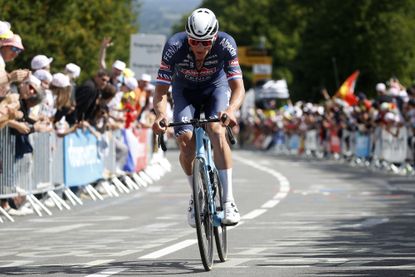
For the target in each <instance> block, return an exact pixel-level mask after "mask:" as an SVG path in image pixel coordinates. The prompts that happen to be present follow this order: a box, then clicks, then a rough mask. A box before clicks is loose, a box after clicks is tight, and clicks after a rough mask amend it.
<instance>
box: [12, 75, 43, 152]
mask: <svg viewBox="0 0 415 277" xmlns="http://www.w3.org/2000/svg"><path fill="white" fill-rule="evenodd" d="M18 92H19V95H20V109H21V112H22V113H23V117H22V119H20V120H11V121H10V122H9V123H8V125H9V127H10V128H12V129H13V130H12V134H13V135H15V137H16V158H17V159H19V158H22V157H23V156H24V155H25V154H27V153H32V152H33V148H32V145H31V144H30V141H29V134H31V133H33V132H47V131H50V128H49V126H48V124H45V123H44V122H42V121H36V120H34V119H33V118H30V116H29V110H30V108H31V107H33V106H36V105H37V104H39V103H40V102H41V101H42V100H43V98H44V91H43V89H42V87H41V82H40V80H39V79H37V78H36V77H34V76H32V75H30V76H29V77H28V78H27V79H26V80H24V81H23V82H22V83H21V84H20V85H19V86H18Z"/></svg>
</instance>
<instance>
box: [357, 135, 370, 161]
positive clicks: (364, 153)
mask: <svg viewBox="0 0 415 277" xmlns="http://www.w3.org/2000/svg"><path fill="white" fill-rule="evenodd" d="M355 138H356V148H355V153H354V154H355V155H356V156H357V157H359V158H367V157H369V154H370V139H369V136H368V135H363V134H361V133H359V132H356V137H355Z"/></svg>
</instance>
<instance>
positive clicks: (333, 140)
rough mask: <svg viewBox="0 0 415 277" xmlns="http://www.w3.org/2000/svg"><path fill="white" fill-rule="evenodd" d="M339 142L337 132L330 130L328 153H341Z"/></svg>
mask: <svg viewBox="0 0 415 277" xmlns="http://www.w3.org/2000/svg"><path fill="white" fill-rule="evenodd" d="M340 146H341V141H340V138H339V136H338V135H337V130H330V152H331V153H340V152H341V148H340Z"/></svg>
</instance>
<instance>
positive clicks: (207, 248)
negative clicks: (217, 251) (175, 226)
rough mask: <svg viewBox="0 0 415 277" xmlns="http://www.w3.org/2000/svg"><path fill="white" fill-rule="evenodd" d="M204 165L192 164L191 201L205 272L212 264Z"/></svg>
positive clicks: (210, 217)
mask: <svg viewBox="0 0 415 277" xmlns="http://www.w3.org/2000/svg"><path fill="white" fill-rule="evenodd" d="M206 174H207V173H206V171H205V165H204V162H203V160H202V159H195V161H194V164H193V201H194V208H195V221H196V233H197V241H198V245H199V251H200V257H201V259H202V263H203V267H204V268H205V270H206V271H209V270H210V269H211V268H212V264H213V216H212V215H211V214H210V212H209V205H208V194H207V192H208V190H207V184H206V181H207V180H208V179H207V178H209V176H206Z"/></svg>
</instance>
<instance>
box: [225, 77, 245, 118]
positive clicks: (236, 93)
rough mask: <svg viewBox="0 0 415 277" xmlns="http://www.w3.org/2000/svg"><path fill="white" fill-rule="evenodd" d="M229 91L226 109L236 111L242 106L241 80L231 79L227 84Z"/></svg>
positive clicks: (243, 89) (243, 95) (242, 84)
mask: <svg viewBox="0 0 415 277" xmlns="http://www.w3.org/2000/svg"><path fill="white" fill-rule="evenodd" d="M228 83H229V87H230V89H231V99H230V100H229V106H228V109H229V110H232V111H237V110H239V108H240V107H241V106H242V103H243V102H244V98H245V87H244V82H243V80H242V79H233V80H230V81H229V82H228Z"/></svg>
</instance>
